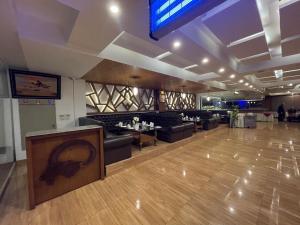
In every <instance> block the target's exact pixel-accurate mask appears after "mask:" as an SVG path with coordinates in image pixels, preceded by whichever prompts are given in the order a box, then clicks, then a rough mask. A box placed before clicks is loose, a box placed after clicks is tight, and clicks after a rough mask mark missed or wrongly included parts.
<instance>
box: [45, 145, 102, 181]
mask: <svg viewBox="0 0 300 225" xmlns="http://www.w3.org/2000/svg"><path fill="white" fill-rule="evenodd" d="M73 146H81V147H82V150H87V151H89V156H88V158H87V159H86V160H84V161H73V160H68V161H59V156H60V155H61V154H62V153H63V152H64V151H67V150H68V149H70V148H71V147H73ZM95 158H96V148H95V147H94V146H93V145H92V144H91V143H90V142H88V141H85V140H71V141H67V142H64V143H63V144H61V145H59V146H57V147H56V148H55V149H54V150H53V151H52V153H51V154H50V156H49V159H48V166H47V169H46V170H45V171H44V173H43V174H42V175H41V176H40V180H41V181H45V182H46V183H47V184H48V185H53V184H54V181H55V178H56V177H57V176H59V175H61V176H64V177H66V178H70V177H73V176H74V175H75V174H76V173H77V172H78V171H79V170H80V168H82V167H85V166H87V165H88V164H90V163H92V162H93V161H94V160H95Z"/></svg>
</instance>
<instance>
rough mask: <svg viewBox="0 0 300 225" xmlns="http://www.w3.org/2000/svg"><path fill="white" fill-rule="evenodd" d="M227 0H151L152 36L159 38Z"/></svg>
mask: <svg viewBox="0 0 300 225" xmlns="http://www.w3.org/2000/svg"><path fill="white" fill-rule="evenodd" d="M225 1H226V0H150V1H149V4H150V37H151V38H153V39H155V40H158V39H160V38H161V37H163V36H165V35H167V34H168V33H170V32H171V31H173V30H176V29H178V28H179V27H181V26H183V25H184V24H186V23H188V22H190V21H191V20H193V19H194V18H196V17H198V16H200V15H201V14H203V13H205V12H207V11H209V10H211V9H212V8H214V7H215V6H217V5H219V4H221V3H223V2H225Z"/></svg>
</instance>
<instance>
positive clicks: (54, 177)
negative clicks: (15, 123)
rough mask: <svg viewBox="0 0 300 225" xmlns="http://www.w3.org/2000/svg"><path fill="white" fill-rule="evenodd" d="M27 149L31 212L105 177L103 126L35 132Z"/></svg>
mask: <svg viewBox="0 0 300 225" xmlns="http://www.w3.org/2000/svg"><path fill="white" fill-rule="evenodd" d="M26 150H27V168H28V190H29V204H30V209H33V208H34V207H35V205H37V204H39V203H42V202H45V201H47V200H50V199H52V198H55V197H57V196H59V195H62V194H64V193H66V192H69V191H72V190H75V189H77V188H79V187H81V186H83V185H86V184H89V183H91V182H93V181H96V180H99V179H103V178H104V153H103V130H102V128H101V127H98V126H86V127H79V128H73V129H68V130H61V131H59V130H53V131H44V132H33V133H30V134H28V135H26Z"/></svg>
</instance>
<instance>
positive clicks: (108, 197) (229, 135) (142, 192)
mask: <svg viewBox="0 0 300 225" xmlns="http://www.w3.org/2000/svg"><path fill="white" fill-rule="evenodd" d="M145 151H147V148H146V149H145ZM149 152H150V153H149V154H144V156H143V157H135V158H134V159H133V161H131V160H129V161H126V162H122V163H121V164H119V165H117V166H116V167H115V168H110V169H111V170H112V171H114V172H113V173H110V174H111V175H110V176H108V177H107V178H106V179H105V180H104V181H99V182H95V183H93V184H90V185H88V186H85V187H83V188H80V189H78V190H76V191H73V192H70V193H68V194H66V195H64V196H62V197H59V198H56V199H54V200H52V201H49V202H47V203H44V204H41V205H39V206H38V207H37V208H36V209H35V210H33V211H28V210H26V206H27V196H26V169H25V166H24V164H19V165H18V166H17V167H16V170H15V172H14V175H13V178H12V180H11V182H10V184H9V186H8V189H7V192H6V194H5V196H4V198H3V199H2V202H1V206H0V207H1V208H0V224H12V225H23V224H26V225H27V224H30V225H33V224H42V225H49V224H52V225H61V224H63V225H99V224H104V225H111V224H118V225H123V224H128V225H135V224H139V225H141V224H154V225H159V224H168V225H177V224H186V225H193V224H197V225H202V224H203V225H221V224H222V225H234V224H237V225H248V224H256V225H278V224H279V225H289V224H293V225H299V224H300V177H299V167H300V124H288V125H286V124H279V125H277V124H274V125H273V124H267V123H260V124H259V126H258V128H257V129H228V128H225V127H223V128H219V129H217V130H214V131H213V132H208V133H199V134H196V135H194V136H193V137H192V138H190V139H187V140H184V141H183V142H178V143H175V144H168V145H166V144H163V145H162V146H160V145H159V146H158V147H157V152H159V154H155V149H154V148H153V149H152V150H151V151H149ZM132 162H134V163H132ZM116 168H118V169H116Z"/></svg>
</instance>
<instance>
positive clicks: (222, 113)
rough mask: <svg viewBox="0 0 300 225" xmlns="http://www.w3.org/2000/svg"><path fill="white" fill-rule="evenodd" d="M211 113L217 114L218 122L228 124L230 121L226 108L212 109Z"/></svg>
mask: <svg viewBox="0 0 300 225" xmlns="http://www.w3.org/2000/svg"><path fill="white" fill-rule="evenodd" d="M212 113H213V115H218V116H219V123H223V124H229V123H230V114H228V110H214V111H212Z"/></svg>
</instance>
